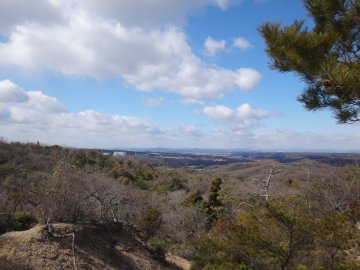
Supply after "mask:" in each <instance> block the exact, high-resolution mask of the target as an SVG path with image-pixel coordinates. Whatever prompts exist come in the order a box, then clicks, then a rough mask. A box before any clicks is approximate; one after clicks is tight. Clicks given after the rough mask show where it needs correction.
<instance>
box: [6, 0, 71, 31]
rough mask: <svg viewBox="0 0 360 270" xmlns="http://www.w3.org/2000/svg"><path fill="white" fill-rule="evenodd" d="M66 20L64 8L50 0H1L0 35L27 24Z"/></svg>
mask: <svg viewBox="0 0 360 270" xmlns="http://www.w3.org/2000/svg"><path fill="white" fill-rule="evenodd" d="M64 21H65V17H64V14H63V12H62V10H59V9H58V8H57V7H56V6H55V5H54V3H53V1H51V0H50V1H49V0H31V1H28V0H1V1H0V35H7V34H9V33H11V31H13V30H14V29H15V28H16V27H17V26H19V25H26V24H47V25H53V24H56V23H61V22H64Z"/></svg>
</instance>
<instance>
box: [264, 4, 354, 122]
mask: <svg viewBox="0 0 360 270" xmlns="http://www.w3.org/2000/svg"><path fill="white" fill-rule="evenodd" d="M305 8H306V10H307V11H308V14H309V16H311V17H312V18H313V20H314V27H313V28H312V29H309V27H307V26H306V25H305V23H304V21H300V20H296V21H294V22H293V24H292V25H290V26H287V27H282V26H281V25H280V24H279V23H272V22H267V23H264V24H263V25H262V26H261V27H260V29H259V31H260V33H261V35H262V36H263V37H264V39H265V42H266V44H267V49H266V52H267V53H268V55H269V56H270V57H271V58H272V62H271V66H272V67H273V68H274V69H276V70H279V71H281V72H294V73H295V74H297V75H299V76H300V77H301V78H302V79H303V80H304V81H305V83H306V84H307V87H306V89H305V90H304V92H303V93H302V94H301V95H300V97H299V98H298V100H299V101H300V102H302V103H304V105H305V107H306V108H307V109H308V110H313V111H315V110H318V109H324V108H327V109H331V110H332V111H333V113H334V116H335V118H336V119H337V120H338V122H339V123H352V122H357V121H359V120H360V118H359V117H360V116H359V114H360V108H359V106H360V33H359V30H360V0H306V1H305Z"/></svg>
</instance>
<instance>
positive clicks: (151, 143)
mask: <svg viewBox="0 0 360 270" xmlns="http://www.w3.org/2000/svg"><path fill="white" fill-rule="evenodd" d="M3 84H4V81H0V85H3ZM6 84H8V85H12V87H13V88H19V89H21V88H20V87H19V86H17V85H16V84H14V83H12V82H11V81H6ZM22 91H23V92H24V93H25V94H26V95H27V96H28V97H29V99H28V100H27V101H26V100H23V101H22V102H12V103H8V102H6V101H1V102H0V123H1V129H0V137H4V138H7V139H9V140H18V141H32V142H36V141H40V142H41V143H49V144H62V145H69V146H76V147H97V148H98V147H104V148H115V147H158V146H163V147H203V148H246V149H250V148H253V149H270V150H271V149H301V148H303V149H319V150H320V149H338V150H346V149H348V150H354V149H360V137H359V134H354V135H346V134H333V133H332V134H326V135H324V134H317V133H311V132H299V131H296V130H286V129H285V130H284V129H283V130H275V131H273V132H263V133H259V132H255V129H254V127H256V124H257V122H258V121H260V120H262V119H264V118H267V117H271V116H273V115H275V114H274V113H272V112H268V111H264V110H260V109H254V108H252V107H251V106H250V105H249V104H242V105H240V106H238V107H237V108H236V109H232V108H229V107H226V106H222V105H214V106H207V107H205V108H203V111H202V113H203V114H204V115H207V116H208V117H210V118H212V119H214V120H216V121H219V123H221V124H223V125H224V126H225V127H224V128H214V129H212V130H210V129H208V128H206V127H204V126H199V125H197V124H188V123H176V124H175V125H174V126H170V127H161V128H160V127H159V126H158V125H157V124H156V123H153V122H151V121H150V120H147V119H144V118H142V117H134V116H126V115H110V114H105V113H101V112H96V111H93V110H85V111H81V112H69V111H68V110H66V108H65V106H64V105H62V104H61V103H60V102H59V101H58V100H57V99H55V98H54V97H50V96H47V95H45V94H43V93H41V92H31V91H30V92H28V91H24V90H22Z"/></svg>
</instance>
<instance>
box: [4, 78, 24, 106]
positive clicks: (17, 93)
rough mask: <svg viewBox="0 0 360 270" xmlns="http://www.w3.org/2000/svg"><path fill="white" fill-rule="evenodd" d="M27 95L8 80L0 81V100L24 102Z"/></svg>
mask: <svg viewBox="0 0 360 270" xmlns="http://www.w3.org/2000/svg"><path fill="white" fill-rule="evenodd" d="M28 100H29V96H28V95H27V94H26V92H25V91H24V90H22V89H21V88H20V87H19V86H17V85H16V84H14V83H13V82H11V81H9V80H4V81H0V102H26V101H28Z"/></svg>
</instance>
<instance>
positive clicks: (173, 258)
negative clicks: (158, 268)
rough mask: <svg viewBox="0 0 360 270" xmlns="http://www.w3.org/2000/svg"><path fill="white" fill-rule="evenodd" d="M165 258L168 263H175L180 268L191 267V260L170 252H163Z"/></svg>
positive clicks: (184, 269) (188, 269) (187, 268)
mask: <svg viewBox="0 0 360 270" xmlns="http://www.w3.org/2000/svg"><path fill="white" fill-rule="evenodd" d="M165 260H166V261H167V262H168V263H171V264H173V265H175V266H176V267H179V268H180V269H182V270H190V269H191V265H192V264H191V262H190V261H188V260H186V259H184V258H182V257H180V256H178V255H175V254H172V253H171V252H168V253H166V254H165Z"/></svg>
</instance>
